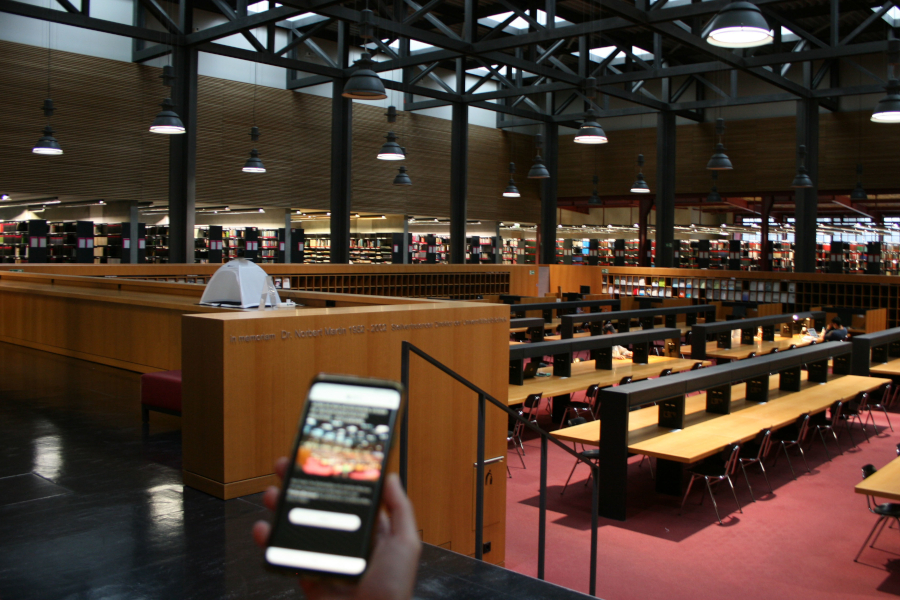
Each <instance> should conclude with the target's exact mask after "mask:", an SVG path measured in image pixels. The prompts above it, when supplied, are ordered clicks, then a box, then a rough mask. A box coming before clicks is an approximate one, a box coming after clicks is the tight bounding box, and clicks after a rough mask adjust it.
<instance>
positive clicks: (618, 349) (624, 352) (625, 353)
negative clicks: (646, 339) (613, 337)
mask: <svg viewBox="0 0 900 600" xmlns="http://www.w3.org/2000/svg"><path fill="white" fill-rule="evenodd" d="M609 333H617V332H616V328H615V327H613V324H612V323H607V324H606V325H604V326H603V335H607V334H609ZM612 357H613V358H616V359H619V360H625V359H627V358H631V357H632V353H631V350H629V349H628V348H626V347H625V346H613V347H612Z"/></svg>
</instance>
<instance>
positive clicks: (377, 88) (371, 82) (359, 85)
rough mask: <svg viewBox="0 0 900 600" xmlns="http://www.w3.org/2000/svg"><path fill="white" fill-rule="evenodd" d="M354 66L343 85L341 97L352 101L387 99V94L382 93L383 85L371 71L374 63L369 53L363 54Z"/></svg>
mask: <svg viewBox="0 0 900 600" xmlns="http://www.w3.org/2000/svg"><path fill="white" fill-rule="evenodd" d="M354 64H355V65H356V70H355V71H354V72H353V75H351V76H350V79H348V80H347V83H345V84H344V92H343V93H342V94H341V95H342V96H343V97H344V98H352V99H353V100H383V99H385V98H387V94H386V93H385V92H384V83H383V82H382V81H381V78H380V77H378V74H377V73H376V72H375V71H373V70H372V65H374V64H375V63H374V62H373V61H372V57H371V56H370V55H369V53H368V52H363V53H362V55H361V56H360V57H359V60H358V61H356V62H355V63H354Z"/></svg>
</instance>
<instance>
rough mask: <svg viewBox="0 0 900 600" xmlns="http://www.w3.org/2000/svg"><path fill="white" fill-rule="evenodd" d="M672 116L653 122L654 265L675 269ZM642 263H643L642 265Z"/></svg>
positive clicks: (665, 114) (667, 113)
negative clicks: (654, 145) (654, 187)
mask: <svg viewBox="0 0 900 600" xmlns="http://www.w3.org/2000/svg"><path fill="white" fill-rule="evenodd" d="M675 153H676V152H675V113H673V112H670V111H661V112H660V113H659V114H658V115H657V121H656V266H657V267H674V266H675ZM642 264H643V263H642Z"/></svg>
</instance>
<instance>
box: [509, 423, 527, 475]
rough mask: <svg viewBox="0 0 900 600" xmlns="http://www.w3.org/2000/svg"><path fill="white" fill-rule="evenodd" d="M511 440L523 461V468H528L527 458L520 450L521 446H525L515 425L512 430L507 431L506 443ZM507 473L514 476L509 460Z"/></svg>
mask: <svg viewBox="0 0 900 600" xmlns="http://www.w3.org/2000/svg"><path fill="white" fill-rule="evenodd" d="M510 442H512V445H513V448H514V449H515V451H516V454H518V455H519V460H521V461H522V468H523V469H525V468H527V467H525V459H524V458H523V457H522V452H520V451H519V447H520V446H521V447H523V448H524V446H523V445H522V439H521V438H520V437H519V436H518V435H516V428H515V427H513V429H512V430H510V431H507V432H506V444H507V445H509V444H510ZM506 474H507V475H509V476H510V477H512V473H511V472H510V470H509V461H507V464H506Z"/></svg>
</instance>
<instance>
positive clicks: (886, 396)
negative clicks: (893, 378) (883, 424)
mask: <svg viewBox="0 0 900 600" xmlns="http://www.w3.org/2000/svg"><path fill="white" fill-rule="evenodd" d="M891 391H892V390H891V384H890V383H885V384H884V385H882V386H881V387H880V388H878V389H877V390H875V391H874V392H873V393H872V399H871V400H870V402H869V404H867V405H866V409H868V411H869V417H872V427H873V428H874V427H875V417H874V416H873V415H872V409H873V408H880V409H881V411H882V412H884V418H885V419H887V422H888V427H890V428H891V431H893V430H894V426H893V425H891V418H890V417H889V416H888V411H887V407H888V406H890V404H891V402H892V401H893V400H894V398H893V397H892V395H891ZM876 399H877V400H876ZM872 402H874V404H873V403H872ZM866 420H867V421H868V417H867V418H866ZM876 433H878V430H877V429H876Z"/></svg>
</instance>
